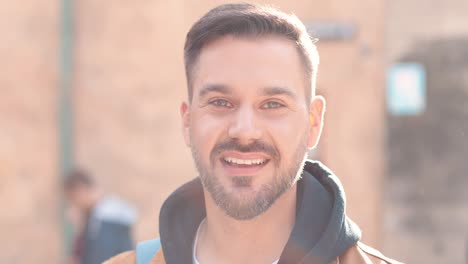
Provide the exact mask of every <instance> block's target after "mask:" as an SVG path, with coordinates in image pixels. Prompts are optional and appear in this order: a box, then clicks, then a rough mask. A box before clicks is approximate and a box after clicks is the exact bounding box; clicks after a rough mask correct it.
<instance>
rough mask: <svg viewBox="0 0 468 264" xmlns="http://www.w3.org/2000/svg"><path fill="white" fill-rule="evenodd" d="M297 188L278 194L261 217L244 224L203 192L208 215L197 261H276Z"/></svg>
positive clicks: (290, 220) (293, 209)
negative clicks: (229, 214)
mask: <svg viewBox="0 0 468 264" xmlns="http://www.w3.org/2000/svg"><path fill="white" fill-rule="evenodd" d="M296 186H297V185H294V186H293V187H291V188H290V189H289V190H288V191H286V192H285V193H284V194H283V195H281V196H280V197H279V198H278V199H277V200H276V201H275V203H274V204H273V205H272V206H271V207H270V208H269V209H268V210H267V211H265V212H264V213H263V214H261V215H259V216H257V217H255V218H254V219H252V220H245V221H239V220H236V219H233V218H231V217H229V216H227V215H226V214H225V213H224V212H223V211H222V210H221V209H220V208H219V207H217V206H216V204H215V203H214V201H213V200H212V199H211V196H210V195H209V193H207V192H206V191H205V193H204V195H205V201H206V213H207V215H206V221H204V222H203V224H202V226H201V227H200V233H199V238H198V244H197V249H196V254H197V258H198V260H199V261H200V262H201V263H204V264H205V263H206V264H209V263H272V262H273V261H275V260H277V259H278V258H279V257H280V255H281V252H282V251H283V248H284V246H285V245H286V243H287V241H288V239H289V236H290V234H291V231H292V229H293V227H294V223H295V216H296ZM220 260H221V261H222V262H220Z"/></svg>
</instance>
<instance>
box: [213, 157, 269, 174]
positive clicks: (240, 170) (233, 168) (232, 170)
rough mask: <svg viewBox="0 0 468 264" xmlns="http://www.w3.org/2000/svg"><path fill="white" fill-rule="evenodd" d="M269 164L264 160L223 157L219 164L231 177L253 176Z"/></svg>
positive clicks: (258, 158) (267, 160)
mask: <svg viewBox="0 0 468 264" xmlns="http://www.w3.org/2000/svg"><path fill="white" fill-rule="evenodd" d="M269 162H270V159H266V158H260V157H257V158H249V159H247V158H243V159H242V158H234V157H231V156H225V157H222V158H221V163H222V164H223V167H224V169H225V170H226V171H227V172H228V174H230V175H232V176H253V175H257V174H258V173H259V172H260V170H261V169H262V168H263V167H265V166H266V165H267V164H268V163H269Z"/></svg>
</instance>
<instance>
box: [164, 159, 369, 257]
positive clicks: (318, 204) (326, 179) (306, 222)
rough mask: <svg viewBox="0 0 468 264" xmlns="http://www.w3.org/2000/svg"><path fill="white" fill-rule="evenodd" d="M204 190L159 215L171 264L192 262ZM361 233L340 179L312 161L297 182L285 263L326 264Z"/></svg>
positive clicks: (194, 190) (172, 199)
mask: <svg viewBox="0 0 468 264" xmlns="http://www.w3.org/2000/svg"><path fill="white" fill-rule="evenodd" d="M205 216H206V211H205V200H204V196H203V187H202V184H201V181H200V179H199V178H196V179H194V180H192V181H190V182H188V183H186V184H185V185H183V186H181V187H180V188H179V189H177V190H176V191H175V192H174V193H173V194H171V196H169V198H168V199H167V200H166V201H165V202H164V204H163V206H162V208H161V212H160V216H159V233H160V235H161V243H162V248H163V249H164V251H163V252H164V258H165V260H166V263H168V264H179V263H192V254H193V252H192V250H193V241H194V238H195V235H196V232H197V229H198V226H199V224H200V222H201V221H202V220H203V219H204V218H205ZM360 236H361V231H360V230H359V227H357V225H356V224H354V223H353V222H352V221H351V220H350V219H349V218H348V217H347V216H346V214H345V194H344V191H343V187H342V186H341V183H340V181H339V180H338V178H337V177H336V176H335V175H333V173H332V172H331V171H330V170H329V169H328V168H327V167H325V166H324V165H323V164H321V163H320V162H317V161H310V160H308V161H306V163H305V166H304V171H303V173H302V178H301V179H300V180H299V181H298V182H297V204H296V222H295V225H294V228H293V230H292V232H291V235H290V237H289V240H288V242H287V244H286V246H285V248H284V249H283V252H282V253H281V257H280V259H279V264H285V263H313V264H322V263H323V264H326V263H329V262H330V261H332V260H334V259H336V257H338V256H340V255H342V254H343V253H344V252H345V251H346V250H347V249H348V248H350V247H352V246H354V245H355V244H356V243H357V241H358V240H359V239H360Z"/></svg>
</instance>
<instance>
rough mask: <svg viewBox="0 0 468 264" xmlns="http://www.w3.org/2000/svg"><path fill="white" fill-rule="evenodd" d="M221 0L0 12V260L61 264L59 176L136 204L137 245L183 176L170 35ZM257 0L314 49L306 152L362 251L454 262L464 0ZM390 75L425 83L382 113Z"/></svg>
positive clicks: (38, 4) (463, 107) (459, 240)
mask: <svg viewBox="0 0 468 264" xmlns="http://www.w3.org/2000/svg"><path fill="white" fill-rule="evenodd" d="M224 2H227V1H215V0H212V1H208V0H202V1H187V0H185V1H182V0H173V1H161V0H136V1H91V0H80V1H72V0H62V1H59V0H56V1H38V0H28V1H19V2H18V1H17V2H15V1H3V2H0V58H1V59H0V92H1V93H0V206H1V208H2V210H1V211H0V234H2V236H1V238H0V244H1V245H2V247H1V249H0V263H63V261H64V260H65V258H64V256H65V255H66V251H67V244H66V243H65V242H64V241H67V239H68V238H67V236H68V234H67V232H66V228H64V221H63V210H62V207H63V196H62V193H61V192H60V190H61V189H60V183H61V180H62V179H61V173H62V171H64V170H66V169H67V168H69V167H70V166H71V165H72V164H76V165H79V166H82V167H84V168H85V169H87V170H89V171H91V172H92V173H93V174H94V175H96V177H97V178H98V181H99V183H100V185H101V186H102V187H103V188H104V189H106V190H108V192H110V193H115V194H118V195H119V196H122V197H125V199H127V200H129V201H131V203H132V204H134V205H136V207H137V210H138V212H139V216H140V219H139V221H138V223H137V225H136V230H135V237H136V239H137V240H144V239H150V238H153V237H155V236H158V214H159V207H160V205H161V204H162V202H163V201H164V199H165V198H166V197H167V196H168V195H169V194H170V193H171V192H172V191H173V190H174V189H175V188H177V187H178V186H179V185H180V184H181V183H183V182H185V181H187V180H189V179H191V178H193V177H195V176H196V172H195V168H194V166H193V164H192V159H191V154H190V151H189V149H187V148H186V147H185V145H184V143H183V139H182V135H181V129H180V127H181V124H180V119H179V105H180V102H181V101H182V100H184V99H185V98H186V86H185V77H184V72H183V60H182V50H183V42H184V38H185V34H186V32H187V31H188V29H189V27H190V26H191V25H192V23H193V22H194V21H195V20H196V19H197V18H199V17H200V16H201V15H203V14H204V13H205V12H206V11H207V10H209V9H210V8H211V7H214V6H216V5H218V4H221V3H224ZM259 2H264V3H266V2H267V3H270V4H273V5H275V6H277V7H279V8H281V9H282V10H284V11H288V12H294V13H295V14H296V15H297V16H298V17H299V18H300V19H301V20H303V21H304V22H305V23H306V24H307V26H308V27H309V28H310V29H311V32H312V33H313V34H316V35H317V36H318V37H319V38H320V39H321V40H320V41H319V43H318V47H319V51H320V53H321V66H320V70H319V80H318V93H319V94H322V95H324V96H325V97H326V98H327V100H328V105H327V106H328V109H327V112H326V117H325V118H326V119H325V131H324V135H323V138H322V140H321V142H320V144H319V148H318V150H317V151H316V152H315V153H314V155H315V156H316V157H317V158H318V159H320V160H322V161H324V162H325V164H327V165H328V166H329V167H330V168H331V169H332V170H333V171H334V172H335V173H336V174H337V175H338V176H339V177H340V179H341V180H342V182H343V184H344V186H345V190H346V193H347V200H348V212H349V215H350V216H351V217H352V218H353V219H354V220H355V221H356V222H357V223H358V224H359V225H360V226H361V227H362V229H363V232H364V237H363V239H364V241H366V242H368V243H370V244H371V245H375V246H376V247H378V248H380V249H382V251H383V252H385V253H386V254H387V255H389V256H391V257H394V258H396V259H399V260H402V261H404V262H407V263H466V261H467V260H466V254H467V240H468V226H467V223H468V204H467V201H468V196H467V192H466V191H465V189H467V187H468V180H467V177H466V176H465V174H466V173H465V171H467V170H468V163H467V162H466V161H465V160H466V158H467V157H468V141H467V140H466V136H467V133H468V123H467V121H466V120H468V105H467V102H468V101H467V99H468V15H467V14H468V13H467V11H468V2H467V1H466V0H446V1H434V0H406V1H403V0H392V1H385V0H360V1H358V0H347V1H337V0H329V1H306V0H297V1H290V0H289V1H286V0H275V1H259ZM401 63H413V64H414V63H416V64H417V65H419V67H420V68H421V69H422V70H423V72H424V73H425V76H426V78H425V85H423V88H425V90H424V91H425V92H424V93H423V98H422V100H424V102H425V104H424V108H423V109H422V111H420V112H418V113H416V114H414V113H413V114H411V115H405V114H403V115H400V114H395V113H393V112H390V111H388V110H387V109H388V108H387V105H388V101H389V98H388V96H387V89H388V85H387V78H386V75H387V72H388V71H389V69H390V68H392V67H394V66H395V65H400V64H401ZM397 99H398V98H397Z"/></svg>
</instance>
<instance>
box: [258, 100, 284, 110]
mask: <svg viewBox="0 0 468 264" xmlns="http://www.w3.org/2000/svg"><path fill="white" fill-rule="evenodd" d="M283 106H284V105H283V104H281V103H278V102H276V101H269V102H266V103H265V104H263V105H262V108H263V109H274V108H280V107H283Z"/></svg>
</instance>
